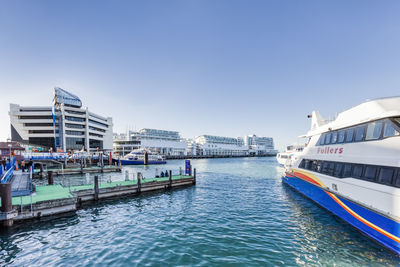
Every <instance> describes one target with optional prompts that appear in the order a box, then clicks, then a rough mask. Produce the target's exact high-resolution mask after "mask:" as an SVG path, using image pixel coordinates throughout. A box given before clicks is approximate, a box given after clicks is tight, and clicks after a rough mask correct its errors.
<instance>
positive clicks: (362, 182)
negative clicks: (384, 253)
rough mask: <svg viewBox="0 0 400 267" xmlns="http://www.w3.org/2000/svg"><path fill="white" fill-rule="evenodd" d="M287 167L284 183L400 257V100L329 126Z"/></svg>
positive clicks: (374, 103) (375, 104)
mask: <svg viewBox="0 0 400 267" xmlns="http://www.w3.org/2000/svg"><path fill="white" fill-rule="evenodd" d="M311 117H312V122H311V129H310V131H309V132H308V133H307V134H306V135H305V137H307V138H309V142H308V144H307V146H306V147H305V148H304V150H303V151H302V152H301V153H296V154H295V155H294V156H292V157H291V158H290V160H289V161H288V162H286V165H285V176H283V177H282V182H283V183H284V184H287V185H289V186H291V187H292V188H294V189H295V190H297V191H299V192H300V193H302V194H303V195H305V196H307V197H308V198H310V199H312V200H313V201H315V202H316V203H318V204H319V205H320V206H322V207H324V208H326V209H327V210H329V211H331V212H332V213H334V214H335V215H337V216H338V217H340V218H342V219H343V220H345V221H346V222H348V223H349V224H351V225H352V226H354V227H355V228H357V229H358V230H360V231H361V232H362V233H364V234H365V235H367V236H369V237H370V238H372V239H374V240H376V241H378V242H379V243H381V244H382V245H384V246H385V247H387V248H389V249H391V250H393V251H394V252H396V253H397V254H400V224H399V223H400V97H390V98H381V99H375V100H370V101H366V102H364V103H362V104H360V105H358V106H355V107H353V108H351V109H349V110H346V111H344V112H342V113H340V114H339V115H338V116H337V117H336V119H335V120H333V121H324V120H323V119H322V117H321V116H320V114H319V113H318V112H315V111H314V112H313V113H312V115H311Z"/></svg>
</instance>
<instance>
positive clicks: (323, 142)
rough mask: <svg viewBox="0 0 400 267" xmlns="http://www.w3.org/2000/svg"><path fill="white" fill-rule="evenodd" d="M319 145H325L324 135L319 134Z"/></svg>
mask: <svg viewBox="0 0 400 267" xmlns="http://www.w3.org/2000/svg"><path fill="white" fill-rule="evenodd" d="M318 144H319V145H323V144H325V134H321V136H320V137H319V142H318Z"/></svg>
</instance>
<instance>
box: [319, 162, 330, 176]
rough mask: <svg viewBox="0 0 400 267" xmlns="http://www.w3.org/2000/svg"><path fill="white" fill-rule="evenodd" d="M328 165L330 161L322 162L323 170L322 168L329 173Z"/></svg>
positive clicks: (323, 171)
mask: <svg viewBox="0 0 400 267" xmlns="http://www.w3.org/2000/svg"><path fill="white" fill-rule="evenodd" d="M328 166H329V162H327V161H325V162H324V163H323V164H322V170H321V172H322V173H325V174H327V173H328Z"/></svg>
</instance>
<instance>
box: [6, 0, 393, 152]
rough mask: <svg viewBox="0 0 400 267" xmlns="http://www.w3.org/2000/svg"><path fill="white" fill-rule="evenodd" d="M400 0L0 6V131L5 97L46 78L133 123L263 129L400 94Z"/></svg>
mask: <svg viewBox="0 0 400 267" xmlns="http://www.w3.org/2000/svg"><path fill="white" fill-rule="evenodd" d="M399 14H400V2H399V1H364V0H363V1H289V0H288V1H284V0H282V1H266V0H263V1H255V0H253V1H245V0H243V1H232V0H225V1H224V0H217V1H215V0H209V1H207V0H201V1H200V0H199V1H191V0H182V1H164V0H162V1H161V0H160V1H128V0H126V1H71V0H69V1H40V0H39V1H1V2H0V92H1V98H0V126H1V127H0V139H2V140H4V139H5V138H7V136H9V131H10V130H9V128H10V126H9V118H8V105H9V103H10V102H12V103H17V104H21V105H50V103H51V100H52V93H53V91H52V90H53V87H54V86H60V87H63V88H65V89H67V90H69V91H71V92H73V93H75V94H77V95H78V96H80V98H81V99H82V101H83V103H84V105H85V106H88V107H89V109H90V110H92V111H93V112H96V113H99V114H102V115H106V116H111V117H113V119H114V131H117V132H123V131H125V130H126V129H127V127H128V126H130V127H131V128H135V127H136V128H137V129H139V128H143V127H149V128H160V129H169V130H178V131H180V132H181V134H182V136H183V137H193V136H196V135H200V134H206V133H207V134H214V135H226V136H233V137H235V136H242V135H244V134H248V133H255V134H257V135H261V136H272V137H274V139H275V143H276V146H277V147H278V148H280V149H281V148H283V147H284V146H285V145H286V144H288V143H292V142H295V141H296V137H297V136H298V135H300V134H303V133H304V132H306V131H307V130H308V129H309V126H310V121H309V120H308V119H307V118H306V115H307V114H309V113H310V112H311V111H312V110H314V109H317V110H320V111H321V113H322V115H324V116H329V115H334V114H335V113H336V112H339V111H342V110H344V109H346V108H349V107H351V106H353V105H356V104H358V103H360V102H362V101H364V100H366V99H369V98H375V97H381V96H391V95H400V75H399V74H400V15H399Z"/></svg>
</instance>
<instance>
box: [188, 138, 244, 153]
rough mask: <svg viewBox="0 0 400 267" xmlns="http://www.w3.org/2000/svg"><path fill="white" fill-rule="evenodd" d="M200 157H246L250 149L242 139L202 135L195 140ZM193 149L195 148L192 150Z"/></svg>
mask: <svg viewBox="0 0 400 267" xmlns="http://www.w3.org/2000/svg"><path fill="white" fill-rule="evenodd" d="M194 141H195V143H196V155H199V156H246V155H248V147H247V146H245V144H244V141H243V139H242V138H240V137H238V138H233V137H224V136H214V135H200V136H198V137H196V138H195V139H194ZM192 149H193V148H192Z"/></svg>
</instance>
